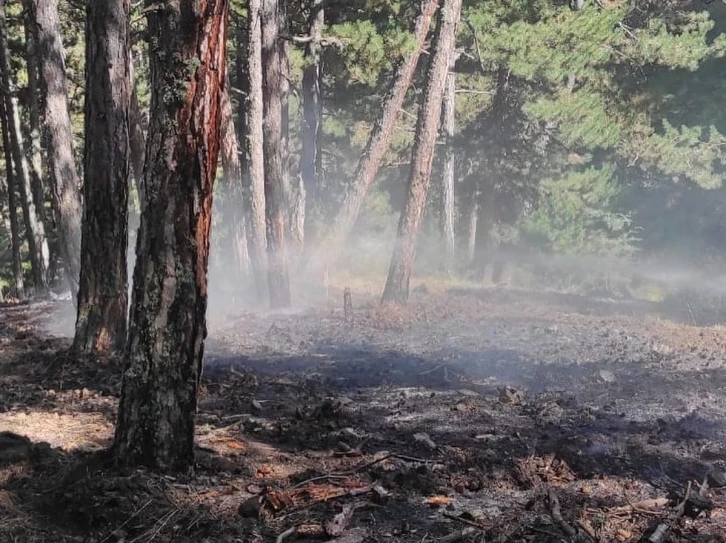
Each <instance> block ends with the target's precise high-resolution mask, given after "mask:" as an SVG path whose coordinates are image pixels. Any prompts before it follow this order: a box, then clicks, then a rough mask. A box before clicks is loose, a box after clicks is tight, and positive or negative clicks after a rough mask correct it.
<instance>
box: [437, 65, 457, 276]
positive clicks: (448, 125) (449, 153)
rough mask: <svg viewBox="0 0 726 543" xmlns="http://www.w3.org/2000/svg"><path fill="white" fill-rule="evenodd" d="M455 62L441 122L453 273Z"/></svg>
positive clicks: (444, 227)
mask: <svg viewBox="0 0 726 543" xmlns="http://www.w3.org/2000/svg"><path fill="white" fill-rule="evenodd" d="M454 64H455V63H454V62H452V63H451V71H450V72H449V74H448V75H447V76H446V90H445V93H444V112H443V115H442V117H441V124H442V128H443V132H444V137H445V145H446V151H445V153H444V171H443V175H442V176H441V213H440V215H441V234H442V237H443V240H444V245H445V249H446V271H447V272H448V273H451V271H452V269H453V266H454V259H455V255H456V237H455V234H454V201H455V194H454V187H455V185H456V152H455V149H454V141H453V140H454V132H455V130H456V74H455V73H454V71H453V70H454Z"/></svg>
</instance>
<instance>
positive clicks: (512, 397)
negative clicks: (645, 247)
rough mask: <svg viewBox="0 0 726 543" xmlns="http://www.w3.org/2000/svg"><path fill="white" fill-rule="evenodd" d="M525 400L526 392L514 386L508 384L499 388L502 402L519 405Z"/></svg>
mask: <svg viewBox="0 0 726 543" xmlns="http://www.w3.org/2000/svg"><path fill="white" fill-rule="evenodd" d="M522 400H524V393H523V392H522V391H521V390H517V389H516V388H514V387H510V386H506V387H504V388H502V389H500V390H499V401H500V402H501V403H506V404H511V405H518V404H520V403H522Z"/></svg>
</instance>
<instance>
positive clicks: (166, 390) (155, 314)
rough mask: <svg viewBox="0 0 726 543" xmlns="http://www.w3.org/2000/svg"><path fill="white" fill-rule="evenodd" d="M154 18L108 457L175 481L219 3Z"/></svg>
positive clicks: (191, 378)
mask: <svg viewBox="0 0 726 543" xmlns="http://www.w3.org/2000/svg"><path fill="white" fill-rule="evenodd" d="M164 7H165V9H155V10H151V11H149V12H148V15H147V16H148V35H149V40H150V66H151V89H152V94H151V106H150V122H149V137H148V139H149V141H148V145H147V148H146V149H147V154H146V165H145V169H144V185H145V190H146V198H145V200H146V201H145V206H144V210H143V212H142V215H141V227H140V229H139V235H138V242H137V249H136V254H137V260H136V268H135V270H134V288H133V296H132V304H131V316H130V321H129V337H128V343H127V349H126V356H127V366H126V371H125V372H124V376H123V385H122V390H121V401H120V404H119V415H118V423H117V426H116V435H115V443H114V456H115V458H116V461H117V462H118V463H120V464H128V465H139V464H143V465H146V466H150V467H152V468H155V469H159V470H184V469H187V468H189V467H190V466H191V465H192V463H193V461H194V422H195V414H196V407H197V390H198V385H199V379H200V376H201V369H202V355H203V351H204V339H205V336H206V309H207V269H208V264H209V234H210V227H211V212H212V189H213V185H214V180H215V177H216V173H217V161H218V157H219V151H220V138H219V128H220V120H221V115H220V98H221V94H222V91H223V88H224V82H225V74H226V65H225V52H226V51H225V49H226V47H225V45H226V30H227V12H228V2H227V0H198V1H196V2H179V1H178V0H176V1H167V2H165V4H164Z"/></svg>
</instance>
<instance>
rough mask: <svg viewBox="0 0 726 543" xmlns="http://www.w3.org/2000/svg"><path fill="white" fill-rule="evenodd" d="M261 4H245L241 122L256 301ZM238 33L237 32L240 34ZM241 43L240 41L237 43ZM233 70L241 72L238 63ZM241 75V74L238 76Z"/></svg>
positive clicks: (261, 275)
mask: <svg viewBox="0 0 726 543" xmlns="http://www.w3.org/2000/svg"><path fill="white" fill-rule="evenodd" d="M261 9H262V1H261V0H249V4H248V8H247V11H248V15H247V21H248V28H247V86H248V92H247V102H246V112H245V113H246V114H245V118H244V123H245V133H246V142H245V145H246V149H247V169H248V176H247V183H248V185H247V186H246V187H245V189H246V190H245V196H246V206H245V207H246V208H247V244H248V248H249V254H250V261H251V264H252V269H253V274H254V279H255V287H256V291H257V295H258V297H259V298H260V299H261V298H263V297H265V294H264V293H265V292H267V237H266V226H265V150H264V143H263V142H264V137H263V128H262V126H263V123H264V99H263V93H262V24H261ZM240 32H241V31H240ZM240 43H241V41H240ZM238 62H239V64H238V66H237V69H238V70H239V71H241V70H242V66H241V62H242V60H241V59H238ZM240 75H241V74H240Z"/></svg>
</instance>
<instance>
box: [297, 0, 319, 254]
mask: <svg viewBox="0 0 726 543" xmlns="http://www.w3.org/2000/svg"><path fill="white" fill-rule="evenodd" d="M324 24H325V9H324V6H323V0H310V15H309V37H310V42H309V43H308V44H307V48H306V51H305V55H306V56H307V65H306V66H305V69H304V71H303V78H302V98H303V126H302V136H301V139H302V151H301V154H300V181H301V186H302V191H303V192H302V194H303V195H304V196H305V202H304V203H305V215H304V228H305V238H306V240H305V243H306V245H308V246H309V245H310V243H311V242H312V243H316V242H317V238H318V234H317V228H316V226H317V225H318V223H319V221H320V219H321V217H319V216H318V211H319V209H318V206H319V203H318V185H319V182H320V180H319V177H320V172H321V169H322V168H321V164H322V161H321V146H322V120H323V105H322V102H321V100H322V97H321V90H320V87H321V78H322V73H321V66H320V39H321V37H322V32H323V25H324Z"/></svg>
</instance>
